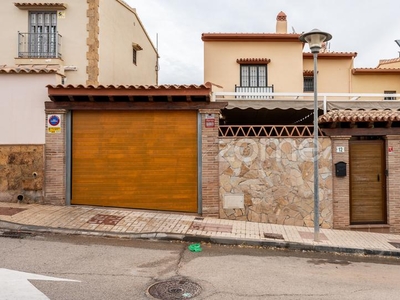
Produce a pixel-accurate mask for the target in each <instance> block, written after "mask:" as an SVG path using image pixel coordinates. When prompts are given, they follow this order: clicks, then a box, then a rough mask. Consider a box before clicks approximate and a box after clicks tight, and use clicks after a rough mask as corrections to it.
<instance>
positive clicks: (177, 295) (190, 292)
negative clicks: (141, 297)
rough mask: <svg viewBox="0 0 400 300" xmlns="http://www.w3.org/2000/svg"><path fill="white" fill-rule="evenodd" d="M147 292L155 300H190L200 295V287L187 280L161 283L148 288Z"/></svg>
mask: <svg viewBox="0 0 400 300" xmlns="http://www.w3.org/2000/svg"><path fill="white" fill-rule="evenodd" d="M148 292H149V294H150V295H151V296H153V297H154V298H156V299H162V300H175V299H191V298H194V297H196V296H197V295H199V294H200V293H201V286H200V285H198V284H197V283H195V282H192V281H190V280H187V279H175V280H168V281H161V282H157V283H155V284H153V285H152V286H150V287H149V289H148Z"/></svg>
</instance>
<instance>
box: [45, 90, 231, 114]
mask: <svg viewBox="0 0 400 300" xmlns="http://www.w3.org/2000/svg"><path fill="white" fill-rule="evenodd" d="M47 89H48V96H49V98H50V99H51V101H52V103H53V104H47V105H46V108H66V109H72V108H77V107H81V108H82V107H85V108H88V109H90V108H93V107H97V108H101V107H102V108H106V109H124V108H125V109H127V108H133V107H134V106H136V107H150V106H151V107H152V108H151V109H157V108H160V109H174V108H179V107H181V108H183V109H196V108H220V107H224V106H226V105H227V103H222V104H221V103H215V102H210V94H211V85H209V84H202V85H194V84H192V85H98V86H93V85H88V86H85V85H48V86H47ZM214 106H215V107H214Z"/></svg>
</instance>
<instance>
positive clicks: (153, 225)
mask: <svg viewBox="0 0 400 300" xmlns="http://www.w3.org/2000/svg"><path fill="white" fill-rule="evenodd" d="M1 207H3V208H20V209H25V210H24V211H21V212H18V213H16V214H14V215H12V216H7V215H5V214H3V215H1V214H0V221H6V222H13V223H10V224H9V228H33V229H32V230H35V228H36V230H42V231H43V230H44V229H43V228H40V227H29V226H31V225H36V226H44V227H52V228H53V230H54V232H60V233H61V232H64V233H66V232H67V233H79V234H86V235H89V234H90V235H98V236H104V235H109V234H115V235H117V236H118V235H119V234H135V235H137V236H138V237H141V238H157V236H158V237H159V238H163V239H165V238H168V237H171V238H173V236H174V235H176V237H175V238H177V239H182V237H183V236H186V237H199V238H200V239H204V238H205V239H207V238H208V239H209V240H210V239H215V240H214V241H217V242H224V243H230V244H232V243H233V244H235V243H236V244H240V243H253V244H254V243H255V244H257V243H261V242H268V243H269V244H271V245H274V243H276V245H286V246H288V245H291V246H290V247H294V248H296V249H301V247H305V248H307V247H308V248H307V249H314V250H318V249H322V250H323V249H325V250H326V249H328V248H329V247H330V249H332V251H340V249H348V251H350V252H351V251H361V253H363V251H364V253H374V254H382V253H384V255H391V256H393V255H395V256H399V257H400V249H398V248H396V247H395V246H394V245H392V244H389V242H391V241H392V242H393V241H394V243H396V242H399V241H400V235H398V234H387V233H369V232H356V231H345V230H333V229H321V233H322V234H324V235H325V236H326V238H327V239H326V240H322V241H321V242H314V241H313V238H312V236H313V235H312V234H313V228H311V227H299V226H283V225H276V224H265V223H253V222H246V221H235V220H222V219H215V218H202V217H197V216H194V215H185V214H176V213H162V212H147V211H139V210H138V211H136V210H129V209H115V208H97V207H88V206H48V205H39V204H19V203H6V202H0V208H1ZM98 214H104V215H110V216H115V217H119V218H122V219H120V220H119V221H118V220H117V219H116V218H115V220H114V223H115V224H114V225H105V224H89V223H88V221H89V220H90V219H91V218H93V217H94V216H96V215H98ZM117 221H118V222H117ZM14 223H15V224H14ZM1 224H2V226H4V224H5V223H1ZM18 224H21V225H18ZM193 224H201V225H199V226H197V229H196V228H194V227H193ZM62 230H64V231H62ZM105 232H108V233H105ZM264 233H273V234H281V235H282V236H283V237H284V239H285V240H284V241H282V240H279V241H278V240H276V242H275V241H274V240H273V239H266V238H265V237H264ZM138 234H139V235H138ZM302 235H303V237H302ZM305 235H307V236H305ZM121 236H123V235H121ZM310 237H311V238H310ZM282 243H283V244H282ZM321 247H322V248H321ZM323 247H325V248H323ZM326 247H328V248H326ZM323 251H324V250H323ZM365 251H367V252H365Z"/></svg>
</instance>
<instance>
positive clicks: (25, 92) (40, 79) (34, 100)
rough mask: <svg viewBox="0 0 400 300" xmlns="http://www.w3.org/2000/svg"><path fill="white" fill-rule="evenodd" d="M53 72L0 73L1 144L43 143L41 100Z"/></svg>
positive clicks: (54, 82) (44, 98)
mask: <svg viewBox="0 0 400 300" xmlns="http://www.w3.org/2000/svg"><path fill="white" fill-rule="evenodd" d="M57 77H58V75H56V74H0V91H1V94H0V128H1V131H0V145H24V144H44V143H45V124H46V123H45V122H46V119H45V113H44V102H45V101H49V98H48V96H47V88H46V85H48V84H57V83H58V81H57V80H58V79H57Z"/></svg>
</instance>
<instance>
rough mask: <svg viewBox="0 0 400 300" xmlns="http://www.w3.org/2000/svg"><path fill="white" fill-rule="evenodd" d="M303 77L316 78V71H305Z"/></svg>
mask: <svg viewBox="0 0 400 300" xmlns="http://www.w3.org/2000/svg"><path fill="white" fill-rule="evenodd" d="M303 76H314V70H303Z"/></svg>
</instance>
